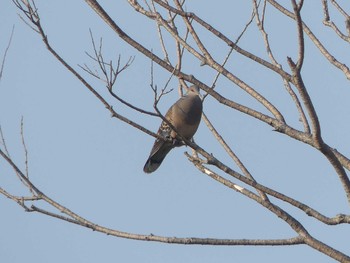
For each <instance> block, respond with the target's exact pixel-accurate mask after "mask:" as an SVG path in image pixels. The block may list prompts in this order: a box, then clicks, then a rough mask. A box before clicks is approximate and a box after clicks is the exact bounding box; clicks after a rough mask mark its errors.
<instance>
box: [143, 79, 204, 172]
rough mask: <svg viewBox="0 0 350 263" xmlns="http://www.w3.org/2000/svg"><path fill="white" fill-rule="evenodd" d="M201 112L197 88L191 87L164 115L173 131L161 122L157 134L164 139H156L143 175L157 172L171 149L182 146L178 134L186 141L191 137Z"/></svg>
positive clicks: (199, 119)
mask: <svg viewBox="0 0 350 263" xmlns="http://www.w3.org/2000/svg"><path fill="white" fill-rule="evenodd" d="M202 110H203V105H202V100H201V98H200V97H199V88H198V86H196V85H192V86H191V87H189V89H188V91H187V93H186V94H185V95H184V96H183V97H181V98H180V99H179V100H178V101H176V102H175V103H174V104H173V105H172V106H171V107H170V108H169V110H168V111H167V113H166V114H165V116H164V117H165V119H166V120H167V121H168V122H169V123H171V125H172V126H173V127H174V130H173V129H172V128H171V127H170V125H168V123H167V122H166V121H164V120H163V121H162V123H161V125H160V127H159V130H158V132H157V134H158V135H160V136H161V137H163V138H164V139H163V140H162V139H159V138H157V139H156V141H155V142H154V145H153V147H152V150H151V152H150V155H149V157H148V159H147V161H146V163H145V166H144V167H143V171H144V172H145V173H152V172H154V171H155V170H157V169H158V167H159V166H160V165H161V163H162V161H163V160H164V158H165V156H166V155H167V154H168V153H169V152H170V150H171V149H173V148H174V147H179V146H182V145H183V143H181V142H182V140H181V138H179V137H178V136H177V135H178V134H179V135H181V136H182V137H183V138H185V139H187V140H190V139H191V138H192V137H193V135H194V134H195V133H196V131H197V129H198V126H199V123H200V121H201V117H202Z"/></svg>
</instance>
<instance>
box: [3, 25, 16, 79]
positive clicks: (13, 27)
mask: <svg viewBox="0 0 350 263" xmlns="http://www.w3.org/2000/svg"><path fill="white" fill-rule="evenodd" d="M14 32H15V25H13V26H12V30H11V35H10V39H9V41H8V43H7V46H6V48H5V52H4V55H3V57H2V62H1V68H0V81H1V79H2V74H3V73H4V68H5V61H6V57H7V53H8V51H9V49H10V46H11V42H12V38H13V34H14Z"/></svg>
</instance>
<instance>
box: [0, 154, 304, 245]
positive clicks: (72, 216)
mask: <svg viewBox="0 0 350 263" xmlns="http://www.w3.org/2000/svg"><path fill="white" fill-rule="evenodd" d="M0 155H1V156H2V157H3V158H4V159H5V160H6V161H7V162H8V163H9V165H10V166H11V167H12V168H13V169H14V170H15V172H16V173H18V174H19V175H20V176H21V177H22V179H23V180H25V181H26V183H27V184H28V185H30V187H32V188H33V189H34V190H35V193H36V195H37V198H38V199H41V200H43V201H45V202H46V203H48V204H49V205H51V206H52V207H54V208H56V209H57V210H58V211H60V212H61V213H64V214H66V215H67V217H66V216H62V215H59V214H56V213H53V212H50V211H47V210H44V209H41V208H38V207H36V206H34V205H33V206H32V207H31V208H30V209H29V210H28V211H35V212H39V213H43V214H45V215H47V216H52V217H55V218H57V219H60V220H64V221H67V222H70V223H74V224H78V225H81V226H84V227H87V228H90V229H92V230H94V231H98V232H101V233H104V234H107V235H112V236H116V237H121V238H128V239H135V240H141V241H156V242H162V243H173V244H186V245H195V244H201V245H221V246H224V245H225V246H234V245H235V246H237V245H255V246H258V245H259V246H276V245H279V246H282V245H297V244H302V243H303V240H302V238H300V237H295V238H291V239H267V240H265V239H216V238H193V237H191V238H177V237H164V236H156V235H153V234H150V235H141V234H133V233H128V232H123V231H119V230H115V229H110V228H107V227H103V226H100V225H97V224H95V223H92V222H91V221H89V220H87V219H85V218H83V217H81V216H80V215H78V214H76V213H74V212H73V211H71V210H69V209H68V208H66V207H64V206H62V205H61V204H59V203H58V202H56V201H54V200H53V199H51V198H50V197H49V196H47V195H45V194H44V193H43V192H41V191H40V190H39V188H37V187H36V186H35V185H34V184H33V183H32V182H31V181H30V180H29V179H28V178H27V177H26V176H25V175H24V174H23V173H22V172H21V171H20V170H19V168H18V167H17V166H16V165H15V164H14V163H13V161H12V160H11V159H10V158H8V157H7V156H6V155H4V153H3V152H2V151H1V149H0ZM0 190H1V188H0ZM0 193H3V192H2V191H0ZM34 200H36V199H34ZM31 201H33V199H31Z"/></svg>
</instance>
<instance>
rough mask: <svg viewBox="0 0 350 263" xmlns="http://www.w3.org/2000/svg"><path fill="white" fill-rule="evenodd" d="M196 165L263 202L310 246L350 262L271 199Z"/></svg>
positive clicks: (199, 166) (349, 259) (215, 177)
mask: <svg viewBox="0 0 350 263" xmlns="http://www.w3.org/2000/svg"><path fill="white" fill-rule="evenodd" d="M196 167H197V168H198V169H199V170H200V171H202V172H203V173H204V174H206V175H208V176H210V177H211V178H213V179H214V180H216V181H218V182H221V183H222V184H224V185H226V186H228V187H230V188H231V189H234V190H235V191H237V192H240V193H241V194H243V195H245V196H247V197H248V198H250V199H253V200H254V201H256V202H257V203H259V204H261V205H262V206H263V207H265V208H266V209H268V210H269V211H271V212H272V213H274V214H275V215H276V216H278V217H279V218H280V219H282V220H283V221H285V222H286V223H287V224H288V225H289V226H290V227H291V228H292V229H293V230H294V231H295V232H296V233H298V235H299V237H300V238H302V240H303V241H304V242H305V243H306V244H307V245H309V246H310V247H312V248H314V249H316V250H318V251H320V252H321V253H324V254H326V255H328V256H329V257H331V258H334V259H336V260H338V261H340V262H350V257H349V256H347V255H345V254H344V253H342V252H340V251H338V250H336V249H334V248H332V247H330V246H328V245H326V244H325V243H323V242H321V241H319V240H317V239H315V238H314V237H312V236H311V235H310V234H309V233H308V232H307V231H306V229H305V228H304V227H303V226H302V225H301V224H300V223H299V222H298V221H297V220H296V219H295V218H294V217H292V216H291V215H290V214H288V213H287V212H285V211H284V210H283V209H281V208H280V207H278V206H277V205H274V204H272V203H270V202H269V201H265V200H263V199H262V198H260V197H258V196H257V195H255V194H252V193H251V192H250V191H247V190H246V189H244V188H242V187H239V186H237V185H236V184H233V183H232V182H230V181H229V180H227V179H225V178H223V177H221V176H220V175H218V174H217V173H214V172H213V171H211V170H209V169H208V168H206V167H204V166H203V165H202V162H200V161H197V162H196Z"/></svg>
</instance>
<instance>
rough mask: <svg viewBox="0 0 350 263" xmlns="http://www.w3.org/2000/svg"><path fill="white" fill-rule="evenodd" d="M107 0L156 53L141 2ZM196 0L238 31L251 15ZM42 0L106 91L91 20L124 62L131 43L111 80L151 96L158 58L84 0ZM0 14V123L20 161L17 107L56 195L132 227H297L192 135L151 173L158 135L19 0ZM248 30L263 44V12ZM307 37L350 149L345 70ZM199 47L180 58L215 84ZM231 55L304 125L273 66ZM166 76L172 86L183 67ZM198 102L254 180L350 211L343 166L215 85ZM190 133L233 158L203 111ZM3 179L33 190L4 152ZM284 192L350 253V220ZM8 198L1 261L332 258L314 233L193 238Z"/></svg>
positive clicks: (321, 98)
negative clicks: (195, 162)
mask: <svg viewBox="0 0 350 263" xmlns="http://www.w3.org/2000/svg"><path fill="white" fill-rule="evenodd" d="M110 2H111V1H101V4H102V5H103V6H104V7H106V9H107V10H109V13H110V15H111V17H112V18H113V19H115V21H116V22H117V23H118V24H119V25H121V27H122V28H123V29H124V30H125V31H127V32H129V34H130V35H131V36H133V37H135V38H136V39H137V40H138V41H140V42H142V43H144V45H145V46H146V47H147V48H149V49H152V50H154V52H155V53H157V54H159V55H160V56H161V57H162V53H161V49H160V45H159V41H158V38H157V33H156V30H155V24H154V22H151V21H149V20H147V19H145V18H143V17H141V16H140V15H138V14H136V13H135V12H134V11H133V9H132V8H131V7H130V6H129V5H128V4H127V1H112V2H114V3H113V4H111V3H110ZM188 2H190V3H189V4H188V5H187V6H186V7H187V8H188V10H189V11H193V12H196V13H197V14H198V15H199V16H201V17H202V18H204V19H206V20H207V21H208V22H210V23H213V25H214V26H215V27H217V28H219V29H220V30H221V31H222V32H224V33H225V34H228V35H229V36H232V39H236V37H237V36H238V35H239V33H240V32H241V31H242V29H243V28H244V26H245V24H246V23H247V21H249V18H250V13H251V1H241V2H242V4H241V5H238V4H236V1H215V3H214V1H205V2H207V3H204V1H200V0H193V1H191V0H189V1H188ZM285 2H288V1H285ZM305 2H307V1H305ZM318 4H319V2H317V5H318ZM313 5H314V4H308V3H305V10H303V12H304V14H305V17H306V22H308V23H310V25H311V26H312V29H313V30H315V33H316V34H317V35H318V36H319V37H320V39H321V40H323V41H325V45H327V47H328V48H330V50H331V51H332V52H334V54H335V55H336V56H338V57H340V58H341V59H342V61H343V62H344V63H348V62H349V58H350V55H349V54H350V52H349V47H348V45H345V44H343V43H342V42H341V41H333V39H332V37H335V34H334V33H332V32H331V31H330V29H328V28H325V27H324V26H323V25H322V15H323V13H322V9H321V8H320V7H315V5H314V6H313ZM37 6H38V10H39V13H40V14H41V23H42V25H43V27H44V29H45V30H46V34H47V35H48V39H49V41H50V43H51V44H52V46H53V47H54V48H55V49H56V50H57V52H58V53H59V54H60V55H62V57H63V58H64V59H66V61H67V62H69V63H70V64H71V65H72V66H73V67H75V68H76V69H77V70H78V71H79V72H81V73H82V74H83V76H84V77H86V79H87V80H89V81H90V82H91V84H92V85H93V86H94V87H95V88H96V90H98V91H100V92H101V93H102V94H104V95H107V93H106V91H105V87H104V84H103V83H102V82H99V81H96V80H94V79H92V78H91V76H88V75H87V74H85V73H84V72H83V71H82V70H80V69H79V67H78V64H80V65H83V64H84V63H86V64H88V65H91V67H94V64H93V62H92V61H91V60H90V59H89V58H88V57H87V56H86V54H85V51H87V52H89V53H92V46H91V40H90V35H89V28H90V29H91V30H92V32H93V34H94V36H95V37H96V39H99V38H100V37H102V38H103V43H104V45H103V51H104V54H105V56H106V58H107V59H115V58H117V57H118V55H119V54H120V55H121V59H122V62H126V61H127V60H128V58H129V57H131V56H132V57H135V60H134V63H133V64H132V66H131V67H130V68H129V69H128V70H127V71H125V72H124V73H123V74H122V75H121V76H120V79H119V80H118V81H117V87H116V91H117V93H118V94H119V95H120V96H122V97H123V98H125V99H126V100H128V101H130V102H132V103H134V104H135V105H137V106H139V107H143V108H145V109H147V110H150V111H152V110H153V109H152V107H153V93H152V91H151V89H150V88H149V84H150V62H149V61H148V60H147V59H145V58H144V57H143V56H142V55H141V54H139V53H138V52H137V51H136V50H134V49H132V48H130V47H128V46H127V45H126V44H125V43H124V42H123V41H121V40H120V39H119V38H118V37H117V36H116V35H115V34H114V33H113V32H112V30H111V29H110V28H108V27H107V26H106V25H105V24H104V22H103V21H102V20H101V19H100V18H99V17H98V16H97V15H96V14H95V13H94V12H93V11H92V10H91V9H90V8H89V6H88V5H87V4H86V3H85V2H84V1H68V0H63V1H37ZM272 11H273V9H272V8H269V9H268V15H269V16H268V17H267V21H266V26H267V30H269V32H270V36H271V38H272V39H273V48H274V50H275V52H276V57H277V59H278V60H280V61H281V63H282V64H283V66H284V67H286V68H287V63H286V57H287V56H291V57H292V58H296V57H297V53H296V52H297V42H296V40H295V34H296V31H295V25H294V23H292V22H291V21H290V20H288V19H286V18H283V17H282V16H281V15H279V14H276V13H274V12H272ZM339 21H340V20H339ZM0 22H1V23H0V39H1V41H0V55H1V58H2V56H3V54H4V52H5V49H6V46H7V42H8V39H9V37H10V34H11V30H12V27H13V25H14V26H15V29H14V36H13V39H12V44H11V46H10V49H9V51H8V54H7V59H6V64H5V68H4V72H3V77H2V79H1V81H0V125H1V128H2V130H3V133H4V136H5V139H6V142H7V147H8V149H9V151H10V154H11V157H12V158H13V160H14V161H16V163H17V164H18V165H19V166H20V167H21V168H24V153H23V147H22V144H21V137H20V122H21V117H22V116H23V118H24V135H25V139H26V143H27V147H28V151H29V174H30V178H31V179H32V181H33V182H34V183H35V184H36V185H37V186H38V187H39V188H40V189H41V190H42V191H43V192H44V193H46V194H47V195H48V196H50V197H51V198H53V199H55V200H56V201H58V202H59V203H61V204H62V205H64V206H66V207H67V208H69V209H71V210H73V211H75V212H76V213H78V214H80V215H82V216H83V217H85V218H87V219H89V220H91V221H93V222H95V223H97V224H99V225H103V226H106V227H110V228H115V229H118V230H121V231H126V232H131V233H140V234H150V233H153V234H155V235H164V236H176V237H212V238H230V239H240V238H247V239H248V238H257V239H260V238H290V237H294V236H295V234H294V233H293V231H291V229H290V228H289V226H288V225H287V224H285V223H284V222H283V221H282V220H280V219H279V218H276V216H275V215H273V214H271V213H270V212H268V211H267V210H266V209H264V208H262V207H260V206H259V205H257V204H256V203H255V202H253V201H252V200H248V199H247V198H245V197H243V196H241V195H240V194H238V193H236V192H233V191H232V190H229V189H227V188H226V187H224V186H223V185H220V184H218V183H216V182H215V181H213V180H211V179H210V178H209V177H207V176H205V175H203V174H201V173H200V172H198V171H197V170H196V169H195V168H194V167H193V166H192V165H191V163H189V162H188V160H187V159H186V157H185V156H184V154H183V152H184V151H186V150H190V149H189V148H187V149H186V148H185V147H182V148H178V149H176V150H174V151H173V152H171V153H170V154H169V156H167V158H166V160H165V161H164V163H163V164H162V166H161V167H160V168H159V170H157V172H155V173H154V174H152V175H146V174H144V173H143V171H142V168H143V165H144V162H145V161H146V159H147V156H148V154H149V151H150V149H151V147H152V144H153V141H154V138H152V137H150V136H148V135H146V134H144V133H142V132H140V131H138V130H136V129H134V128H132V127H131V126H128V125H126V124H125V123H122V122H120V121H118V120H117V119H112V118H111V117H110V113H109V112H108V111H107V110H106V109H105V108H104V107H103V105H102V104H101V103H100V102H99V101H98V100H97V99H96V98H95V97H94V96H93V95H92V94H91V93H90V92H89V91H88V90H87V89H86V88H85V87H84V86H83V85H82V84H81V83H80V82H79V81H78V80H76V79H75V78H74V76H72V74H71V73H69V72H67V70H66V69H64V68H63V66H62V65H61V64H60V63H59V62H58V61H57V60H55V58H54V57H53V56H52V55H51V54H50V53H49V52H48V51H47V50H46V49H45V47H44V45H43V43H42V41H41V38H40V36H39V35H38V34H36V33H35V32H34V31H33V30H31V29H30V28H29V27H28V26H27V25H25V23H24V22H23V21H22V20H21V19H20V18H19V16H18V10H17V9H16V8H15V6H14V4H13V3H12V1H1V2H0ZM340 23H341V21H340ZM204 36H205V35H204ZM240 43H241V45H242V46H243V47H244V48H246V49H247V50H250V51H251V52H255V53H257V54H259V55H261V56H263V57H265V58H267V56H266V54H265V53H264V47H263V45H262V40H261V36H260V34H259V32H257V30H256V26H255V24H253V25H252V26H251V27H250V28H249V29H248V31H247V34H246V35H245V36H244V37H243V38H242V40H241V42H240ZM215 45H216V43H214V42H213V43H212V42H209V43H208V46H209V47H210V48H212V49H213V52H214V54H215V55H217V56H218V57H219V58H220V59H223V58H224V57H225V55H226V54H227V52H228V48H227V47H225V46H224V45H222V46H217V48H215V47H216V46H215ZM306 50H307V54H306V58H305V67H304V77H305V83H306V85H307V87H308V89H309V92H310V95H311V96H312V98H313V99H314V104H315V108H316V110H317V111H318V113H319V118H320V122H321V125H322V132H323V136H324V139H325V140H326V141H327V142H328V143H329V144H330V145H331V146H333V147H335V148H337V149H338V150H339V151H341V152H342V153H343V154H345V155H347V156H349V155H350V150H349V149H350V148H349V143H350V140H349V134H350V124H349V121H348V116H349V115H350V108H349V98H350V89H349V82H348V81H347V80H346V78H345V76H344V75H343V74H342V73H341V72H339V71H337V70H335V68H334V67H333V66H330V65H329V64H328V63H327V61H326V60H325V59H324V58H323V57H321V56H320V55H319V52H318V50H316V49H315V47H314V46H313V45H312V44H311V43H310V41H309V40H306ZM193 61H194V60H190V59H189V62H188V64H186V66H185V68H186V70H187V72H188V73H189V74H193V75H195V76H196V77H197V78H199V79H201V80H202V81H203V82H205V83H207V84H210V83H211V82H212V80H213V77H214V74H213V73H212V72H211V71H209V70H208V68H206V67H200V66H199V65H198V63H194V62H193ZM228 67H230V68H231V69H232V70H233V72H235V74H237V75H238V76H239V77H241V78H242V79H244V80H245V81H247V82H248V83H249V84H250V85H252V86H253V87H256V88H257V89H258V90H259V92H261V93H262V94H264V95H265V96H266V97H267V98H268V99H269V100H271V102H272V103H274V104H275V105H277V107H278V108H279V109H281V111H282V112H283V113H284V114H285V116H286V117H287V121H288V123H290V124H291V125H294V127H296V128H298V129H301V128H302V126H301V124H300V123H299V122H298V116H297V113H296V110H295V108H294V107H293V104H292V103H291V101H290V98H289V97H288V96H287V93H286V92H285V90H284V87H283V84H282V82H281V80H280V79H279V78H276V76H274V75H273V74H268V73H267V72H266V70H265V69H262V68H261V67H258V66H256V65H254V64H252V63H251V62H249V61H247V59H244V58H242V57H240V56H238V55H237V54H235V53H234V54H233V55H232V58H231V60H230V62H229V64H228ZM192 70H193V73H192ZM168 78H169V73H168V72H165V71H164V70H162V69H160V68H159V67H157V66H155V70H154V82H155V83H156V84H157V85H158V86H159V87H163V86H164V85H165V83H166V81H167V79H168ZM171 85H173V86H174V87H176V85H177V83H176V81H175V80H173V81H172V82H171ZM217 89H218V91H220V92H222V93H223V94H224V95H226V96H228V97H229V98H231V99H233V100H235V101H237V102H238V103H241V104H245V105H248V106H251V107H255V108H256V109H258V110H262V111H264V109H262V107H261V106H260V105H258V104H257V103H256V102H254V101H252V100H251V99H249V98H248V96H247V95H246V94H244V93H243V92H242V91H241V90H240V89H239V88H238V87H236V86H234V85H232V83H229V82H227V81H225V80H223V79H222V80H220V81H219V82H218V85H217ZM107 98H108V97H107ZM177 98H178V94H177V92H176V91H174V92H172V93H170V94H169V95H167V96H166V97H165V98H164V99H163V100H162V101H161V102H160V105H159V107H160V109H161V110H162V112H165V111H166V110H167V108H168V107H169V106H170V105H171V104H172V103H173V102H174V101H176V100H177ZM108 101H110V102H111V104H112V105H114V107H115V109H116V110H117V111H118V112H120V113H122V114H125V115H126V116H128V117H129V118H130V119H132V120H134V121H136V122H138V123H140V124H143V125H145V126H146V127H147V128H149V129H151V130H153V131H156V130H157V129H158V125H159V123H160V119H159V118H155V117H149V116H145V115H141V114H139V113H135V112H132V111H131V110H129V109H125V108H124V107H123V106H121V105H120V104H118V103H117V102H116V101H113V100H112V99H110V98H108ZM204 110H205V112H206V113H207V114H208V116H209V118H210V119H211V120H212V121H213V122H214V124H215V126H216V127H217V128H218V130H219V131H220V132H221V133H222V135H223V136H224V137H225V139H226V140H227V141H228V143H229V144H230V146H232V148H233V150H234V151H235V152H236V153H237V154H238V156H239V157H240V158H241V159H242V161H243V162H244V163H245V164H246V166H247V168H248V169H249V170H250V171H251V172H252V174H253V175H254V176H255V178H256V179H257V180H258V181H259V182H261V183H263V184H264V185H266V186H269V187H272V188H275V189H276V190H278V191H280V192H283V193H286V194H288V195H290V196H292V197H294V198H296V199H298V200H300V201H302V202H305V203H306V204H308V205H310V206H312V207H314V208H315V209H319V210H320V211H321V212H322V213H325V214H326V215H328V216H331V217H332V216H335V215H336V214H338V213H348V211H349V206H348V204H347V202H346V199H345V194H344V192H343V190H342V187H341V185H340V183H339V181H338V178H337V176H336V175H335V174H334V171H333V170H332V168H331V167H330V165H329V164H328V163H327V160H326V159H325V158H324V157H322V156H321V155H320V154H319V153H318V152H317V151H315V150H314V149H312V148H310V147H309V146H306V145H303V144H302V143H300V142H296V141H294V140H292V139H290V138H288V137H287V136H285V135H282V134H278V133H276V132H274V131H272V128H271V127H270V126H267V125H265V124H262V123H260V122H259V121H257V120H254V119H252V118H250V117H247V116H246V115H244V114H242V113H239V112H237V111H232V110H230V109H228V108H225V107H223V106H221V105H219V104H217V103H216V102H215V101H214V100H213V99H210V98H209V99H208V100H207V101H206V102H205V104H204ZM264 112H265V113H266V111H264ZM195 139H196V142H197V143H198V144H199V145H201V146H202V147H203V148H205V149H206V150H207V151H208V152H211V153H213V154H214V155H215V156H218V157H221V156H222V160H223V161H224V162H225V163H227V164H228V165H232V167H233V168H234V169H236V166H235V165H234V164H232V163H233V162H232V161H231V160H230V159H229V158H228V157H226V155H225V154H224V151H223V150H222V149H221V148H220V147H219V146H218V144H216V143H215V140H214V139H213V137H212V135H211V134H210V132H209V131H208V129H207V127H206V126H205V124H204V123H202V124H201V125H200V127H199V130H198V132H197V134H196V136H195ZM0 187H2V188H4V189H7V190H9V191H10V192H11V193H13V194H17V195H20V194H26V192H25V191H23V187H22V185H20V184H19V183H18V181H17V178H16V177H15V175H14V174H13V172H12V171H11V170H10V169H9V167H8V166H7V165H6V164H5V163H4V161H3V160H0ZM277 204H278V205H281V206H282V207H284V208H286V209H287V211H289V212H290V213H292V214H293V215H294V216H295V217H296V218H297V219H298V220H300V221H301V222H302V223H303V224H304V225H305V227H306V228H307V229H308V230H309V231H310V233H311V234H313V235H315V237H316V238H319V239H320V240H321V241H323V242H325V243H327V244H330V245H334V246H335V247H336V248H337V249H339V250H340V251H343V252H345V253H347V254H348V255H349V254H350V245H349V241H348V240H349V236H350V229H349V227H348V226H343V225H340V226H335V227H334V226H333V227H327V226H324V225H322V224H320V223H318V222H317V221H316V220H313V219H311V218H308V217H307V216H305V215H304V214H303V213H301V212H299V211H297V210H296V209H290V208H288V206H286V205H285V204H283V203H279V202H277ZM37 205H38V206H40V205H43V208H47V205H44V204H41V203H38V204H37ZM0 208H1V216H0V222H1V224H0V233H1V235H0V255H1V259H2V262H13V263H17V262H18V263H19V262H34V261H35V262H38V263H39V262H51V263H56V262H63V261H64V262H86V263H90V262H152V263H158V262H203V263H206V262H257V261H258V260H263V262H287V263H288V262H332V261H331V260H330V259H329V258H328V257H326V256H324V255H323V254H321V253H319V252H317V251H315V250H313V249H311V248H309V247H307V246H292V247H242V246H237V247H219V246H218V247H213V246H185V245H172V244H161V243H154V242H142V241H135V240H126V239H121V238H116V237H111V236H106V235H104V234H101V233H95V232H92V231H91V230H89V229H85V228H83V227H80V226H76V225H72V224H69V223H66V222H63V221H59V220H57V219H54V218H50V217H47V216H44V215H41V214H36V213H26V212H24V211H23V209H21V207H19V206H18V205H17V204H16V203H14V202H13V201H10V200H8V199H6V198H5V197H3V196H0Z"/></svg>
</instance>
